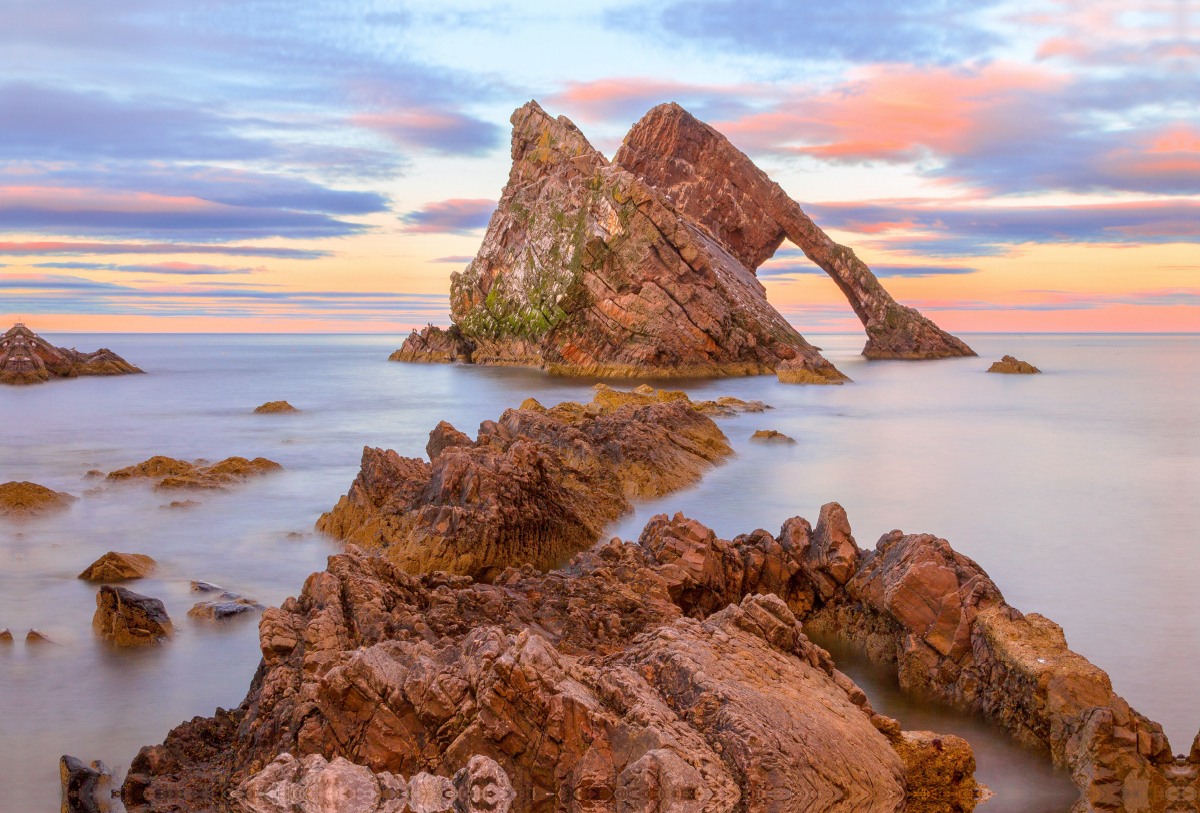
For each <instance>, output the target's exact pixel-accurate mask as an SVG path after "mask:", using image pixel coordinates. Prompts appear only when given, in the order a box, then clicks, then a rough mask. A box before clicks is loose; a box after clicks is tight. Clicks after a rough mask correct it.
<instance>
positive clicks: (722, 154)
mask: <svg viewBox="0 0 1200 813" xmlns="http://www.w3.org/2000/svg"><path fill="white" fill-rule="evenodd" d="M613 163H614V164H616V165H617V166H620V167H622V168H623V169H627V170H629V171H630V172H632V173H633V174H634V175H636V176H637V177H639V178H641V179H642V180H643V181H645V182H646V183H647V184H649V185H650V186H652V187H654V188H655V189H656V190H658V191H659V192H661V193H662V194H663V195H665V196H666V197H667V198H668V199H669V200H670V201H671V203H672V204H674V206H675V207H676V208H677V209H678V210H679V211H680V212H683V213H685V214H686V215H688V216H689V217H691V218H693V219H694V220H695V221H696V222H698V223H700V224H702V225H703V226H704V227H705V228H706V229H708V230H709V231H710V232H711V233H712V234H713V235H715V236H716V238H717V239H718V240H719V241H720V242H721V243H722V244H723V245H725V246H726V247H727V248H728V249H729V251H730V253H732V254H733V255H734V256H735V257H737V259H738V260H740V261H741V262H742V263H743V264H744V265H745V267H746V268H749V269H757V268H758V267H759V266H760V265H762V263H763V262H764V261H766V260H768V259H770V258H771V257H772V256H773V255H774V254H775V251H776V249H778V248H779V245H780V243H781V242H782V241H783V240H784V239H785V238H786V239H788V240H790V241H792V242H793V243H795V244H796V246H798V247H799V248H800V249H801V250H802V251H803V252H804V254H805V255H806V256H807V257H808V258H809V259H810V260H812V261H813V262H814V263H816V264H817V265H818V266H820V267H821V268H822V269H824V270H825V272H826V273H828V274H829V276H830V277H832V278H833V281H834V282H836V283H837V285H838V287H839V288H841V290H842V293H843V294H845V295H846V299H847V300H849V302H850V306H851V307H852V308H854V312H855V313H856V314H857V315H858V318H859V319H860V320H861V321H862V323H863V327H864V328H865V329H866V332H867V344H866V346H865V347H864V348H863V351H862V354H863V355H864V356H866V357H868V358H873V359H931V358H945V357H948V356H973V355H975V352H974V351H973V350H971V348H970V347H968V346H967V345H966V344H965V343H963V342H962V341H961V340H960V339H958V338H956V337H954V336H951V335H950V334H949V333H946V332H945V331H944V330H942V329H941V328H939V327H938V326H937V325H935V324H934V323H933V322H932V321H930V320H929V319H928V318H926V317H924V316H922V315H921V314H920V313H918V312H917V311H916V310H914V309H913V308H909V307H906V306H904V305H901V304H899V303H898V302H896V300H894V299H893V298H892V297H891V295H890V294H889V293H888V292H887V291H886V290H884V288H883V285H881V284H880V282H879V280H878V279H876V277H875V275H874V274H873V273H872V272H871V269H870V268H868V267H867V265H866V263H864V262H863V261H862V260H860V259H859V258H858V257H857V256H855V254H854V251H853V250H852V249H850V248H848V247H846V246H842V245H838V244H837V243H835V242H834V241H833V240H831V239H830V238H829V236H828V235H827V234H825V232H824V231H822V230H821V228H820V227H819V226H817V224H816V223H814V222H813V221H812V218H810V217H809V216H808V215H806V214H805V213H804V211H803V210H802V209H801V208H800V205H799V204H798V203H796V202H795V201H794V200H792V199H791V198H790V197H788V195H787V193H786V192H784V191H783V189H782V188H780V186H779V184H777V183H775V182H774V181H772V180H771V179H770V178H768V177H767V174H766V173H765V172H763V171H762V170H761V169H759V168H758V167H757V166H755V165H754V163H753V162H752V161H751V160H750V159H749V158H748V157H746V155H745V153H743V152H741V151H740V150H739V149H738V148H737V147H735V146H733V144H731V143H729V140H728V139H727V138H725V136H723V135H721V134H720V133H719V132H717V131H716V130H715V129H714V128H712V127H710V126H709V125H707V124H705V123H704V122H701V121H698V120H697V119H696V118H695V117H693V116H692V115H691V114H690V113H688V112H687V111H686V110H684V109H683V108H682V107H680V106H679V105H677V104H674V103H671V104H661V105H659V106H658V107H655V108H654V109H653V110H651V111H650V112H649V113H647V114H646V115H645V116H644V117H643V118H642V120H641V121H639V122H638V123H637V124H635V125H634V127H633V129H632V130H630V131H629V134H628V135H626V136H625V142H624V143H623V144H622V145H621V148H620V149H619V150H618V151H617V154H616V156H615V158H614V159H613Z"/></svg>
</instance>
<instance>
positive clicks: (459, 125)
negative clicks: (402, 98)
mask: <svg viewBox="0 0 1200 813" xmlns="http://www.w3.org/2000/svg"><path fill="white" fill-rule="evenodd" d="M351 120H352V121H353V122H354V123H355V124H357V125H359V126H360V127H366V128H368V129H371V130H375V131H377V132H379V133H382V134H383V135H385V136H387V137H388V138H390V139H392V140H393V141H395V142H396V143H397V144H400V145H402V146H405V147H418V148H424V149H427V150H430V151H432V152H435V153H441V154H443V155H482V154H483V153H486V152H487V151H489V150H491V149H493V148H494V147H496V146H497V145H498V144H499V143H500V135H501V130H500V128H499V127H497V126H496V125H495V124H492V123H491V122H489V121H483V120H481V119H477V118H473V117H471V116H468V115H465V114H463V113H459V112H457V111H451V110H429V109H426V110H402V111H397V112H391V113H362V114H359V115H356V116H354V117H353V118H352V119H351Z"/></svg>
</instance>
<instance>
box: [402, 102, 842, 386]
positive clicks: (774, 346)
mask: <svg viewBox="0 0 1200 813" xmlns="http://www.w3.org/2000/svg"><path fill="white" fill-rule="evenodd" d="M512 124H513V132H512V160H513V164H512V169H511V171H510V173H509V180H508V184H507V185H506V186H505V188H504V192H503V193H502V195H501V199H500V203H499V206H498V207H497V209H496V212H495V213H494V214H493V215H492V218H491V222H490V223H489V224H488V230H487V234H486V235H485V236H484V239H483V244H482V245H481V246H480V249H479V252H478V254H477V255H476V256H475V259H474V260H473V261H472V262H471V263H470V264H469V265H468V266H467V267H466V268H465V269H464V270H463V271H462V272H460V273H455V274H453V275H452V276H451V284H450V307H451V318H452V319H453V321H454V326H453V327H452V328H451V329H450V330H446V331H444V330H442V329H440V328H435V327H432V326H430V327H428V328H425V329H424V330H422V331H420V332H419V333H417V332H414V333H413V334H412V335H411V336H410V337H409V338H408V339H407V340H406V341H405V343H404V346H403V347H401V348H400V350H399V351H397V352H396V353H395V354H393V356H392V358H393V359H397V360H401V361H451V360H455V359H462V360H466V361H471V362H473V363H476V364H501V365H521V366H532V367H540V368H543V369H547V370H549V371H551V372H557V373H563V374H568V375H603V376H613V377H652V376H685V375H748V374H760V373H771V372H774V370H775V368H776V367H777V366H778V365H779V364H780V363H781V362H783V361H787V360H792V361H793V362H794V363H796V364H802V365H804V366H806V367H807V368H808V369H810V370H811V371H812V372H813V373H814V374H815V375H816V376H818V377H819V378H820V379H822V380H823V381H825V382H826V383H840V382H842V381H844V380H845V376H843V375H842V374H841V373H840V372H838V371H837V369H836V368H835V367H834V366H833V365H832V364H830V363H829V361H827V360H826V359H825V358H823V357H822V356H821V355H820V353H818V352H817V351H816V350H815V349H814V348H813V347H812V345H810V344H809V343H808V342H806V341H805V340H804V338H803V337H802V336H800V334H799V333H797V332H796V330H795V329H794V328H793V327H792V326H791V325H790V324H788V322H787V320H785V319H784V318H783V317H782V316H780V314H779V313H778V312H777V311H776V310H775V309H774V308H773V307H771V305H770V304H769V303H768V302H767V298H766V290H765V289H764V288H763V286H762V284H761V283H760V282H759V281H758V280H757V279H756V278H755V276H754V273H753V272H752V271H750V270H748V269H747V268H746V267H745V266H744V265H743V264H742V263H741V262H739V261H738V259H737V258H736V257H734V256H733V255H732V254H730V252H729V250H728V249H727V248H726V247H725V246H724V245H722V244H721V243H720V242H719V241H718V240H715V239H714V238H713V237H712V235H711V234H710V233H709V231H708V230H706V229H705V228H704V227H702V226H701V225H700V224H698V223H697V222H696V221H695V220H693V219H692V218H691V217H689V216H687V215H686V214H684V213H683V212H681V211H679V210H677V209H676V208H675V207H674V206H673V205H672V204H671V202H670V201H669V200H668V199H667V198H665V197H664V196H663V195H661V194H660V193H659V192H657V191H656V190H655V189H653V188H652V187H651V186H650V185H648V184H647V183H645V182H643V181H642V180H639V179H638V178H637V177H636V176H635V175H633V174H631V173H629V172H627V171H625V170H624V169H622V168H621V167H618V166H615V165H611V164H610V163H609V162H608V160H607V159H605V157H604V156H603V155H601V154H600V153H599V152H597V151H596V150H595V149H594V148H593V147H592V145H591V144H590V143H588V140H587V139H586V138H585V137H584V135H583V134H582V133H581V132H580V131H579V129H578V128H577V127H576V126H575V125H574V124H572V123H571V122H570V121H568V120H567V119H566V118H565V117H561V116H560V117H559V118H558V119H554V118H552V117H551V116H549V115H548V114H547V113H546V112H545V111H544V110H542V108H541V107H539V106H538V104H537V103H536V102H530V103H528V104H526V105H525V106H524V107H522V108H520V109H519V110H517V111H516V112H515V113H514V114H513V116H512Z"/></svg>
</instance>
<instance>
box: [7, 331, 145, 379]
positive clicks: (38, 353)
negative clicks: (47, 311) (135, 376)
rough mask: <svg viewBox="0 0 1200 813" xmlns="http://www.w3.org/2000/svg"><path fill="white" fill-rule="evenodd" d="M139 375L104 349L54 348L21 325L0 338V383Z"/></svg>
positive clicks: (132, 367) (130, 366)
mask: <svg viewBox="0 0 1200 813" xmlns="http://www.w3.org/2000/svg"><path fill="white" fill-rule="evenodd" d="M140 372H142V370H139V369H138V368H137V367H134V366H133V365H132V364H130V363H129V362H127V361H125V359H123V358H121V357H120V356H118V355H117V354H116V353H114V352H113V351H111V350H109V349H107V348H101V349H100V350H97V351H96V352H94V353H80V352H79V351H78V350H75V349H70V350H68V349H66V348H65V347H54V346H53V345H51V344H50V343H49V342H48V341H46V340H45V339H43V338H42V337H41V336H38V335H37V334H36V333H34V332H33V331H32V330H30V329H29V328H27V327H25V325H23V324H21V323H20V322H18V323H17V324H15V325H13V327H11V328H9V330H8V332H6V333H5V334H4V335H3V336H0V384H40V383H42V382H43V381H49V380H51V379H53V378H76V377H78V376H81V375H128V374H130V373H140Z"/></svg>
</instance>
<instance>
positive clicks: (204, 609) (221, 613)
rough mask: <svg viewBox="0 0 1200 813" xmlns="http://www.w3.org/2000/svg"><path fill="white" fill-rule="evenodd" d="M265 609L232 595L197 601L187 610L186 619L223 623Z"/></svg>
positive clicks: (253, 602)
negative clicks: (213, 599) (228, 619)
mask: <svg viewBox="0 0 1200 813" xmlns="http://www.w3.org/2000/svg"><path fill="white" fill-rule="evenodd" d="M263 609H266V608H265V607H263V605H261V604H259V603H258V602H257V601H253V600H251V599H248V598H242V597H241V596H238V595H236V594H233V595H232V596H231V597H229V598H221V599H217V600H215V601H198V602H196V604H195V605H194V606H193V607H192V609H190V610H188V613H187V614H188V618H191V619H193V620H196V621H224V620H225V619H227V618H233V617H234V616H238V615H242V614H244V613H252V612H255V611H256V610H263Z"/></svg>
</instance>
